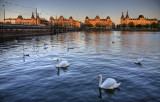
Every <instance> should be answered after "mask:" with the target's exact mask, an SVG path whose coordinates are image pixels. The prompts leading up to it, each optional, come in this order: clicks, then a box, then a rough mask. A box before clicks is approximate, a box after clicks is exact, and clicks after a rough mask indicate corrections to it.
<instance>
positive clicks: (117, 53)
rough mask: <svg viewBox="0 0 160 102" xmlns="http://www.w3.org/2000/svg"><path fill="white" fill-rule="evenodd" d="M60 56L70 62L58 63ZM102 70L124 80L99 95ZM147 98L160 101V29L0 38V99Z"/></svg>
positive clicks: (87, 101)
mask: <svg viewBox="0 0 160 102" xmlns="http://www.w3.org/2000/svg"><path fill="white" fill-rule="evenodd" d="M112 41H114V42H115V43H112ZM44 44H46V45H44ZM68 44H69V46H70V47H74V49H69V50H68V49H67V48H68ZM45 47H46V48H45ZM23 49H24V50H23ZM25 54H29V56H24V55H25ZM56 58H60V59H61V60H67V61H68V62H69V63H70V67H68V68H56V67H55V65H56V64H57V61H56ZM136 58H143V59H144V61H143V62H142V65H136V64H134V61H135V59H136ZM100 74H101V75H102V76H103V81H104V80H105V79H106V78H109V77H111V78H114V79H116V80H117V82H121V85H120V86H119V88H118V89H115V90H101V98H100V97H99V96H100V91H99V88H98V82H99V80H98V75H100ZM143 101H145V102H158V101H160V32H119V31H112V32H111V31H107V32H70V33H63V34H58V35H45V36H29V37H19V38H16V40H7V41H5V42H1V43H0V102H143Z"/></svg>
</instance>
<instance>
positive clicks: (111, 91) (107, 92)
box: [98, 88, 120, 99]
mask: <svg viewBox="0 0 160 102" xmlns="http://www.w3.org/2000/svg"><path fill="white" fill-rule="evenodd" d="M102 90H103V91H104V92H105V93H106V94H107V96H108V97H112V96H113V95H114V94H115V92H116V91H117V92H120V89H119V88H115V89H101V88H99V96H98V97H99V98H101V99H102Z"/></svg>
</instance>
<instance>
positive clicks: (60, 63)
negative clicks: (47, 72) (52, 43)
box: [56, 59, 70, 68]
mask: <svg viewBox="0 0 160 102" xmlns="http://www.w3.org/2000/svg"><path fill="white" fill-rule="evenodd" d="M57 62H58V64H57V65H56V67H57V68H65V67H68V66H69V64H70V63H68V61H61V62H60V59H57Z"/></svg>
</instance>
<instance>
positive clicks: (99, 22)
mask: <svg viewBox="0 0 160 102" xmlns="http://www.w3.org/2000/svg"><path fill="white" fill-rule="evenodd" d="M85 25H92V26H93V27H95V26H96V25H99V26H103V27H106V28H107V29H112V28H113V25H114V23H113V22H112V21H111V19H110V17H109V16H107V18H106V19H100V17H99V16H98V15H97V16H96V17H95V19H89V17H88V16H86V18H85Z"/></svg>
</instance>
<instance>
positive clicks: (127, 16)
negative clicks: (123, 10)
mask: <svg viewBox="0 0 160 102" xmlns="http://www.w3.org/2000/svg"><path fill="white" fill-rule="evenodd" d="M126 18H129V15H128V10H127V15H126Z"/></svg>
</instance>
